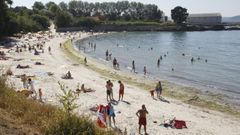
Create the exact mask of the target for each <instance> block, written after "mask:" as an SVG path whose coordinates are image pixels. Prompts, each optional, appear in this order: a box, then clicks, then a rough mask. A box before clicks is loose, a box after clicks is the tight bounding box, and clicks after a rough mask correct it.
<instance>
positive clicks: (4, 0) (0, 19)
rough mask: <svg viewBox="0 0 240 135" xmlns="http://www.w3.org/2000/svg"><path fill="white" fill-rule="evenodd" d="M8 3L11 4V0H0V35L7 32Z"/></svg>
mask: <svg viewBox="0 0 240 135" xmlns="http://www.w3.org/2000/svg"><path fill="white" fill-rule="evenodd" d="M8 4H9V5H11V4H12V1H11V0H0V37H2V36H4V35H6V34H8V30H7V29H6V28H7V25H8V22H9V20H10V18H9V17H8V15H7V14H8V10H9V7H8Z"/></svg>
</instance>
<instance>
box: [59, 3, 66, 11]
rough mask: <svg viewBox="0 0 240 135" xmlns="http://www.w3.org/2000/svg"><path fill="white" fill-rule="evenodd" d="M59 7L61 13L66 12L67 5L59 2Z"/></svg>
mask: <svg viewBox="0 0 240 135" xmlns="http://www.w3.org/2000/svg"><path fill="white" fill-rule="evenodd" d="M59 7H60V8H61V10H63V11H67V10H68V5H67V4H66V3H64V2H60V3H59Z"/></svg>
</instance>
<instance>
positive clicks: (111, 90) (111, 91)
mask: <svg viewBox="0 0 240 135" xmlns="http://www.w3.org/2000/svg"><path fill="white" fill-rule="evenodd" d="M108 81H109V86H110V97H111V98H110V99H111V100H114V98H113V83H112V82H111V80H108Z"/></svg>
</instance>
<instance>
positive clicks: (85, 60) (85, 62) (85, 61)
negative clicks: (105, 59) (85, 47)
mask: <svg viewBox="0 0 240 135" xmlns="http://www.w3.org/2000/svg"><path fill="white" fill-rule="evenodd" d="M84 64H85V65H87V57H85V58H84Z"/></svg>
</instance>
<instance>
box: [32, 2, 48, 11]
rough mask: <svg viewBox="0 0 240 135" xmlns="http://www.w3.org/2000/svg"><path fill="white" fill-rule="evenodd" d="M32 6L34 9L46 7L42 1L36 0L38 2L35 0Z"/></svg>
mask: <svg viewBox="0 0 240 135" xmlns="http://www.w3.org/2000/svg"><path fill="white" fill-rule="evenodd" d="M32 8H33V10H42V9H44V8H45V7H44V5H43V3H42V2H39V1H36V2H34V4H33V6H32Z"/></svg>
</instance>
